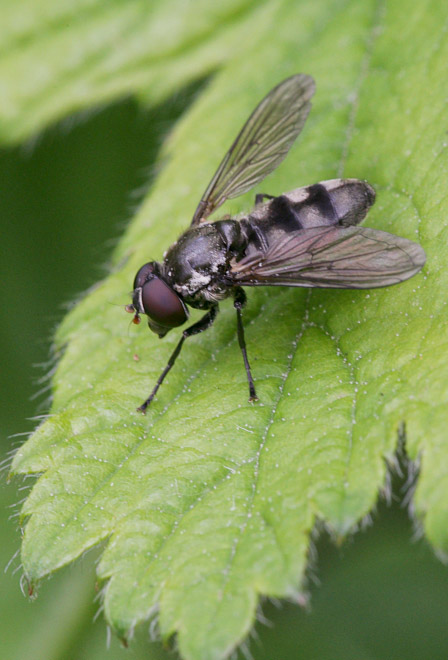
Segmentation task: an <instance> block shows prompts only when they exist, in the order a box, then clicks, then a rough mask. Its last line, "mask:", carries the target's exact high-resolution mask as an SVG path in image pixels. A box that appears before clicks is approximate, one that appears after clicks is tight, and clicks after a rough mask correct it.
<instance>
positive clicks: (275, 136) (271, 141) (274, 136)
mask: <svg viewBox="0 0 448 660" xmlns="http://www.w3.org/2000/svg"><path fill="white" fill-rule="evenodd" d="M314 89H315V85H314V80H313V79H312V78H311V77H310V76H307V75H305V74H298V75H296V76H291V78H287V79H286V80H284V81H283V82H281V83H280V84H279V85H277V87H274V89H273V90H271V91H270V92H269V94H268V95H267V96H266V97H265V98H264V99H263V100H262V101H261V103H260V104H259V105H258V106H257V107H256V108H255V110H254V111H253V113H252V114H251V116H250V117H249V119H248V120H247V122H246V123H245V124H244V126H243V128H242V129H241V132H240V133H239V135H238V137H237V138H236V140H235V142H234V143H233V144H232V146H231V147H230V149H229V151H228V152H227V154H226V155H225V157H224V160H223V161H222V163H221V165H220V166H219V167H218V170H217V171H216V174H215V176H214V177H213V179H212V180H211V181H210V184H209V186H208V188H207V190H206V191H205V193H204V195H203V196H202V199H201V201H200V202H199V205H198V207H197V209H196V212H195V214H194V216H193V220H192V222H191V224H192V225H197V224H199V223H200V222H204V220H206V219H207V218H208V216H209V215H210V214H211V213H213V211H214V210H215V209H217V208H218V206H221V204H223V203H224V202H225V201H226V199H230V198H232V197H238V195H242V194H243V193H245V192H247V191H248V190H250V189H251V188H252V187H253V186H255V185H256V184H257V183H258V182H259V181H261V180H262V179H264V178H265V176H267V175H268V174H269V173H270V172H272V171H273V170H274V169H275V168H276V167H277V165H279V164H280V163H281V162H282V160H283V159H284V158H285V156H286V154H287V153H288V151H289V149H290V148H291V146H292V144H293V142H294V140H295V139H296V137H297V136H298V134H299V133H300V131H301V130H302V128H303V125H304V123H305V120H306V118H307V117H308V114H309V111H310V109H311V103H310V98H311V97H312V96H313V94H314Z"/></svg>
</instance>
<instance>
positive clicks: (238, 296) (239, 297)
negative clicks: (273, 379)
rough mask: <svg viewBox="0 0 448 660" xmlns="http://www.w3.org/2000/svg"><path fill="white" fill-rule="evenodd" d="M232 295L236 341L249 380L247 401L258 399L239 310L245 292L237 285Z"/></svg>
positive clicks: (241, 307)
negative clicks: (236, 331)
mask: <svg viewBox="0 0 448 660" xmlns="http://www.w3.org/2000/svg"><path fill="white" fill-rule="evenodd" d="M234 296H235V300H234V302H233V306H234V307H235V309H236V323H237V329H238V343H239V345H240V348H241V353H242V354H243V360H244V366H245V367H246V374H247V380H248V382H249V401H258V397H257V393H256V392H255V385H254V379H253V378H252V374H251V371H250V365H249V360H248V359H247V351H246V341H245V339H244V327H243V319H242V316H241V310H242V309H243V307H244V306H245V304H246V294H245V293H244V291H243V289H241V287H237V288H236V289H235V293H234Z"/></svg>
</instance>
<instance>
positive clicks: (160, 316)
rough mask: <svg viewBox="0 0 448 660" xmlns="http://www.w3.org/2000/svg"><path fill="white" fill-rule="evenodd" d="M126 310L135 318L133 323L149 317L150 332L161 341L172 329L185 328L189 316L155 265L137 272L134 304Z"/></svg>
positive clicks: (153, 262)
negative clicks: (143, 315)
mask: <svg viewBox="0 0 448 660" xmlns="http://www.w3.org/2000/svg"><path fill="white" fill-rule="evenodd" d="M125 309H126V311H127V312H129V313H130V314H134V318H133V322H134V323H140V314H146V316H147V317H148V326H149V328H150V330H152V331H153V332H155V333H156V335H158V336H159V337H160V338H162V337H164V336H165V335H166V333H167V332H169V331H170V330H172V328H177V327H178V326H179V325H183V324H184V323H185V321H186V320H187V319H188V316H189V314H188V309H187V307H186V305H185V303H184V301H183V300H182V298H181V297H180V296H179V295H178V294H177V293H176V292H175V291H174V290H173V289H172V288H171V287H170V286H169V285H168V284H167V283H166V282H165V281H164V279H163V277H162V274H161V268H160V264H158V263H157V262H156V261H150V262H149V263H147V264H145V265H144V266H142V267H141V268H140V269H139V270H138V271H137V275H136V276H135V279H134V292H133V294H132V304H130V305H126V308H125Z"/></svg>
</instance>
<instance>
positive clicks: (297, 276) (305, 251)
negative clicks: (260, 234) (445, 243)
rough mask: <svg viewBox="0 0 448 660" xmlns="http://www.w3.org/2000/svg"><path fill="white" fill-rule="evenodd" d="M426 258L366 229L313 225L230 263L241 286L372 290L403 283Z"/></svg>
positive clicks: (250, 250)
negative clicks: (264, 249) (265, 248)
mask: <svg viewBox="0 0 448 660" xmlns="http://www.w3.org/2000/svg"><path fill="white" fill-rule="evenodd" d="M425 260H426V256H425V252H424V250H423V249H422V248H421V247H420V245H418V244H417V243H413V242H412V241H409V240H407V239H406V238H400V237H399V236H394V235H393V234H388V233H387V232H384V231H377V230H375V229H367V228H365V227H340V226H331V227H313V228H312V229H302V230H299V231H294V232H291V233H289V234H282V235H281V236H280V238H277V239H275V240H274V241H273V242H272V244H271V245H270V246H269V247H268V249H267V250H266V251H265V252H263V251H261V250H257V249H256V248H255V247H254V246H253V245H250V246H249V248H248V251H247V254H246V255H245V256H244V257H243V259H241V260H240V261H238V262H236V261H234V262H232V264H231V281H232V283H233V284H236V285H241V286H276V285H277V286H304V287H325V288H327V287H328V288H335V289H370V288H376V287H382V286H389V285H391V284H398V282H402V281H403V280H407V279H408V278H409V277H412V276H413V275H415V273H418V271H419V270H420V269H421V268H422V267H423V265H424V263H425Z"/></svg>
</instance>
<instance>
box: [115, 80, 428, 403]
mask: <svg viewBox="0 0 448 660" xmlns="http://www.w3.org/2000/svg"><path fill="white" fill-rule="evenodd" d="M313 93H314V81H313V79H312V78H311V77H310V76H306V75H303V74H299V75H296V76H292V77H291V78H287V79H286V80H284V81H283V82H282V83H280V84H279V85H277V87H275V88H274V89H273V90H272V91H271V92H269V94H268V95H267V96H266V97H265V98H264V99H263V100H262V101H261V103H260V104H259V105H258V106H257V107H256V108H255V110H254V112H253V113H252V114H251V116H250V117H249V119H248V120H247V122H246V124H245V125H244V126H243V128H242V130H241V132H240V133H239V135H238V137H237V138H236V140H235V142H234V143H233V145H232V146H231V148H230V149H229V151H228V152H227V154H226V156H225V157H224V160H223V161H222V163H221V165H220V166H219V168H218V170H217V172H216V174H215V175H214V177H213V179H212V180H211V182H210V184H209V186H208V188H207V190H206V191H205V193H204V195H203V197H202V199H201V201H200V202H199V205H198V207H197V209H196V212H195V214H194V216H193V220H192V222H191V226H190V228H189V229H188V230H187V231H186V232H185V233H184V234H182V236H180V238H179V239H178V240H177V241H176V243H174V244H173V245H172V246H171V247H170V248H169V249H168V251H167V253H166V254H165V257H164V260H163V262H161V263H158V262H149V263H147V264H145V265H144V266H142V267H141V268H140V270H139V271H138V272H137V275H136V277H135V280H134V292H133V300H132V304H130V305H127V306H126V310H127V311H128V312H131V313H133V314H134V322H135V323H139V322H140V314H146V315H147V316H148V325H149V327H150V329H151V330H152V331H153V332H155V333H156V334H158V335H159V337H164V336H165V335H166V333H167V332H169V331H170V330H171V329H172V328H175V327H178V326H180V325H183V324H184V323H185V322H186V321H187V319H188V316H189V312H188V307H187V306H190V307H193V308H197V309H202V310H204V311H205V312H206V313H205V314H204V316H203V317H202V318H201V319H200V320H199V321H198V322H197V323H195V324H193V325H192V326H190V327H188V328H187V329H186V330H184V331H183V333H182V336H181V338H180V341H179V343H178V344H177V346H176V348H175V350H174V352H173V354H172V355H171V357H170V359H169V361H168V364H167V366H166V367H165V369H164V370H163V372H162V374H161V375H160V377H159V379H158V381H157V383H156V385H155V387H154V389H153V391H152V392H151V394H150V396H149V397H148V398H147V399H146V401H145V402H144V403H143V404H142V405H141V406H140V407H139V408H138V410H139V411H141V412H145V410H146V408H147V407H148V405H149V404H150V403H151V401H152V400H153V398H154V396H155V394H156V392H157V390H158V389H159V387H160V385H161V384H162V382H163V380H164V378H165V376H166V375H167V373H168V372H169V370H170V369H171V368H172V366H173V365H174V363H175V361H176V358H177V356H178V355H179V353H180V351H181V348H182V345H183V343H184V341H185V339H187V338H188V337H191V336H192V335H195V334H198V333H200V332H203V331H204V330H206V329H207V328H209V327H210V326H211V325H212V323H213V321H214V320H215V318H216V315H217V312H218V304H219V302H220V301H221V300H223V299H224V298H227V297H229V296H233V298H234V307H235V309H236V315H237V332H238V342H239V345H240V348H241V352H242V354H243V359H244V364H245V368H246V373H247V378H248V382H249V395H250V400H255V399H256V398H257V397H256V393H255V386H254V381H253V378H252V374H251V371H250V366H249V361H248V357H247V351H246V344H245V340H244V328H243V323H242V317H241V310H242V308H243V307H244V305H245V303H246V295H245V293H244V290H243V288H242V287H248V286H300V287H325V288H347V289H363V288H374V287H383V286H389V285H391V284H397V283H399V282H402V281H403V280H406V279H408V278H409V277H412V276H413V275H415V274H416V273H417V272H418V271H419V270H420V269H421V268H422V266H423V265H424V263H425V253H424V251H423V249H422V248H421V247H420V246H419V245H417V244H416V243H413V242H412V241H409V240H407V239H405V238H400V237H398V236H394V235H393V234H388V233H386V232H383V231H378V230H374V229H367V228H364V227H358V226H357V225H358V224H359V223H360V222H361V221H362V220H363V219H364V217H365V215H366V213H367V211H368V210H369V208H370V206H371V205H372V204H373V202H374V201H375V191H374V190H373V188H372V187H371V186H370V185H369V184H368V183H366V182H365V181H360V180H358V179H333V180H330V181H322V182H320V183H316V184H314V185H311V186H307V187H304V188H298V189H296V190H293V191H291V192H289V193H285V194H283V195H280V196H279V197H272V196H270V195H257V196H256V198H255V208H254V210H253V211H252V212H251V213H250V214H248V215H244V216H242V217H238V218H236V219H222V220H218V221H216V222H213V223H211V222H206V220H207V219H208V217H209V216H210V214H211V213H212V212H213V211H214V210H215V209H216V208H218V207H219V206H221V204H223V203H224V201H225V200H226V199H229V198H232V197H236V196H238V195H241V194H242V193H244V192H246V191H247V190H250V189H251V188H252V187H253V186H255V185H256V184H257V183H258V182H260V181H261V180H262V179H264V177H265V176H267V174H269V173H270V172H272V170H274V169H275V168H276V167H277V165H278V164H279V163H280V162H281V161H282V160H283V159H284V157H285V156H286V154H287V153H288V151H289V149H290V147H291V145H292V144H293V142H294V140H295V139H296V137H297V136H298V134H299V133H300V131H301V129H302V127H303V125H304V123H305V120H306V118H307V116H308V113H309V111H310V108H311V104H310V99H311V97H312V95H313ZM265 199H267V200H268V201H264V200H265Z"/></svg>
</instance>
